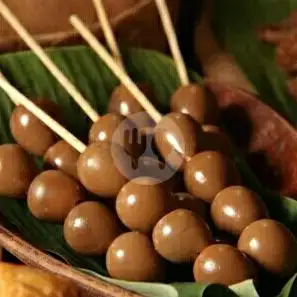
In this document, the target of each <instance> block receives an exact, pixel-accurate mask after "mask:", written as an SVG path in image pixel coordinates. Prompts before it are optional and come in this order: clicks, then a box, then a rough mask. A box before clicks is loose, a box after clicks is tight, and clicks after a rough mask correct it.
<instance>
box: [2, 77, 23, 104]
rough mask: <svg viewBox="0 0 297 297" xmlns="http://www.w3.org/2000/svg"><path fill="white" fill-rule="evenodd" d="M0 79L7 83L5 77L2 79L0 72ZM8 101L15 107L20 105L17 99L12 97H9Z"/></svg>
mask: <svg viewBox="0 0 297 297" xmlns="http://www.w3.org/2000/svg"><path fill="white" fill-rule="evenodd" d="M0 79H1V80H2V79H3V80H5V81H6V82H8V80H7V79H6V77H4V75H3V74H2V73H1V72H0ZM9 99H10V101H11V102H12V103H13V104H14V105H16V106H18V105H19V104H20V103H19V101H18V99H17V98H15V97H14V96H10V97H9Z"/></svg>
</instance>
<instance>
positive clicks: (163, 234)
mask: <svg viewBox="0 0 297 297" xmlns="http://www.w3.org/2000/svg"><path fill="white" fill-rule="evenodd" d="M153 243H154V246H155V249H156V251H157V252H158V253H159V254H160V255H161V256H162V257H163V258H165V259H166V260H168V261H170V262H173V263H188V262H194V261H195V259H196V257H197V255H198V254H199V253H200V252H201V251H202V250H203V249H204V248H206V247H207V246H208V245H210V244H211V232H210V230H209V228H208V226H207V225H206V223H205V222H204V220H203V219H202V218H200V217H199V216H198V215H197V214H196V213H194V212H192V211H190V210H186V209H178V210H175V211H173V212H171V213H169V214H167V215H166V216H165V217H163V218H162V219H161V220H160V221H159V222H158V223H157V225H156V226H155V228H154V230H153Z"/></svg>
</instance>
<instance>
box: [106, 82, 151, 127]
mask: <svg viewBox="0 0 297 297" xmlns="http://www.w3.org/2000/svg"><path fill="white" fill-rule="evenodd" d="M137 86H138V87H139V89H140V90H141V91H142V92H143V93H144V94H145V95H146V97H147V98H148V99H149V100H150V101H151V102H154V101H155V100H154V94H153V90H152V88H151V87H150V86H149V85H148V84H146V83H137ZM108 111H109V112H113V113H118V114H121V115H123V116H124V117H129V118H130V116H131V119H132V120H133V121H134V123H135V124H136V126H137V128H138V129H140V128H143V127H152V126H154V122H153V120H152V119H151V118H150V116H149V115H148V114H147V113H146V112H145V111H144V109H143V107H142V106H141V105H140V104H139V103H138V102H137V100H136V99H135V98H134V96H133V95H132V94H131V93H130V92H129V91H128V89H127V88H126V87H125V86H124V85H119V86H117V87H116V88H115V89H114V91H113V93H112V95H111V97H110V100H109V105H108ZM138 113H139V116H137V114H138ZM135 114H136V116H135Z"/></svg>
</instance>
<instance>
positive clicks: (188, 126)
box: [155, 113, 202, 171]
mask: <svg viewBox="0 0 297 297" xmlns="http://www.w3.org/2000/svg"><path fill="white" fill-rule="evenodd" d="M155 142H156V145H157V147H158V150H159V152H160V154H161V156H162V157H163V158H164V160H165V161H166V162H167V163H169V164H170V165H171V166H172V167H173V168H175V169H177V170H180V171H182V170H183V169H184V166H185V164H186V162H187V161H188V160H189V159H191V158H192V157H193V156H194V155H195V154H197V152H198V151H199V150H200V147H201V145H202V129H201V127H200V125H199V124H198V123H196V122H195V121H193V119H191V118H190V117H189V116H188V115H184V114H181V113H169V114H167V115H166V116H164V117H163V118H162V119H161V121H160V122H159V123H158V125H157V127H156V130H155Z"/></svg>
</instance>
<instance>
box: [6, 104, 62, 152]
mask: <svg viewBox="0 0 297 297" xmlns="http://www.w3.org/2000/svg"><path fill="white" fill-rule="evenodd" d="M34 103H35V104H36V105H37V106H38V107H39V108H41V109H42V110H44V111H45V112H46V113H48V114H49V115H50V116H52V117H53V118H55V119H56V120H57V117H58V106H57V105H56V104H55V103H54V102H52V101H49V100H44V99H42V100H36V101H35V102H34ZM10 129H11V133H12V135H13V137H14V139H15V141H16V142H17V143H18V144H19V145H20V146H22V147H23V148H24V149H25V150H26V151H28V152H29V153H32V154H34V155H37V156H43V155H44V154H45V152H46V151H47V150H48V149H49V148H50V147H51V146H52V145H53V144H54V143H55V142H56V141H57V136H56V135H55V133H54V132H53V131H52V130H51V129H50V128H48V127H47V126H46V125H44V124H43V123H42V122H41V121H40V120H39V119H37V118H36V117H35V116H34V115H33V114H32V113H31V112H29V111H28V110H27V109H26V108H25V107H23V106H21V105H19V106H17V107H16V108H15V109H14V111H13V113H12V115H11V118H10Z"/></svg>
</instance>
